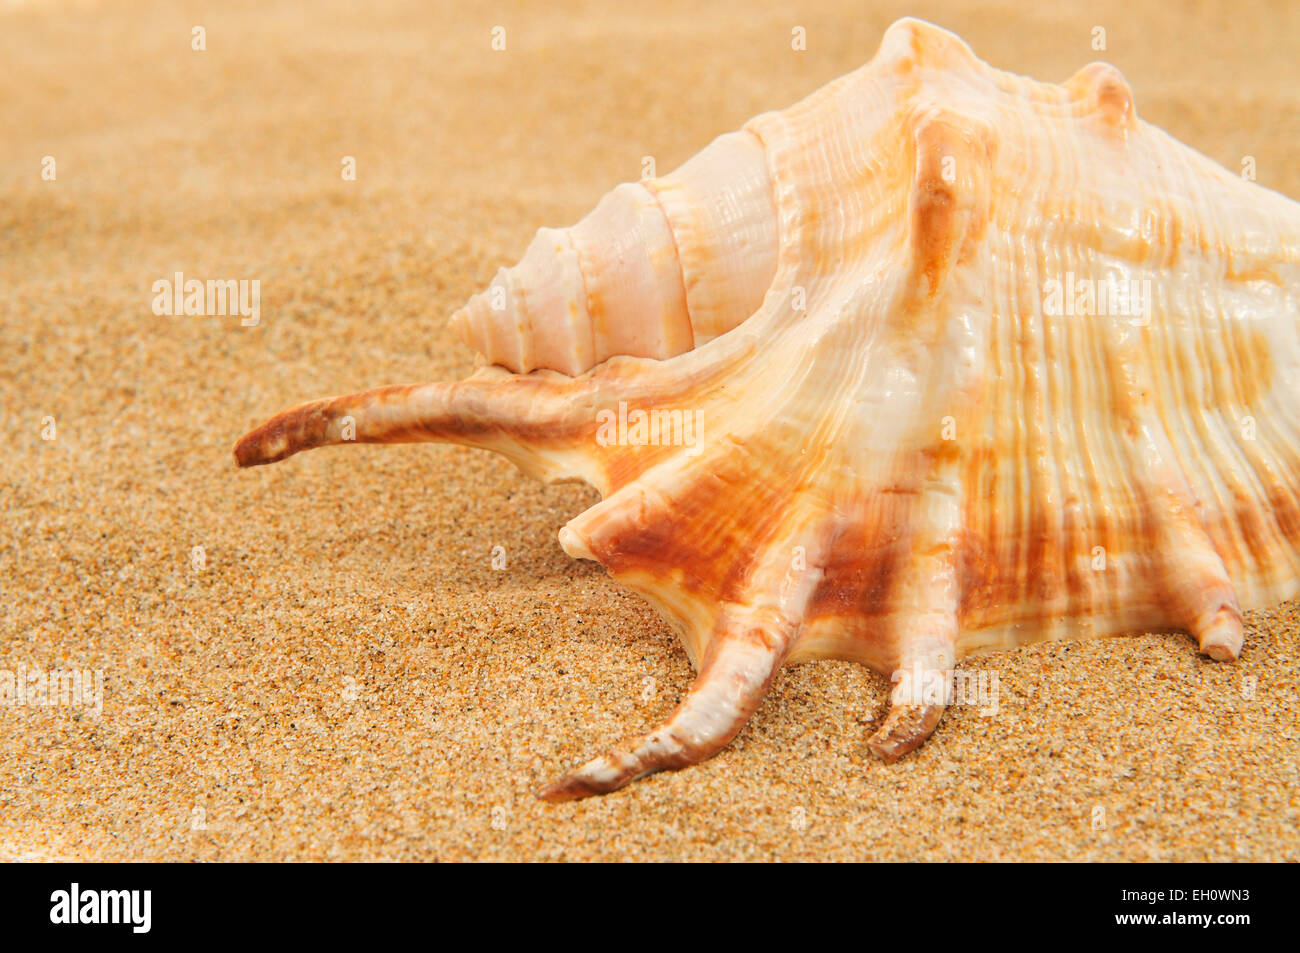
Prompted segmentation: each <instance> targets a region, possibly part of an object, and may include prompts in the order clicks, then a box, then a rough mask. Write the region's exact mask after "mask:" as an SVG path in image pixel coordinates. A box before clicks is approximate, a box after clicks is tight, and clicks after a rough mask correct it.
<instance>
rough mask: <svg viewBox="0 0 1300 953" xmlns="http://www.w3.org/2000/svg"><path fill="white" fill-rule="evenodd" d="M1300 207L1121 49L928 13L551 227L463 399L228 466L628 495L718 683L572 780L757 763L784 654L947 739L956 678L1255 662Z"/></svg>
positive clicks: (261, 446)
mask: <svg viewBox="0 0 1300 953" xmlns="http://www.w3.org/2000/svg"><path fill="white" fill-rule="evenodd" d="M1298 258H1300V206H1297V204H1296V203H1295V202H1293V201H1291V200H1290V199H1287V198H1285V197H1283V196H1280V195H1278V194H1276V193H1274V192H1271V191H1268V190H1266V189H1264V188H1262V187H1259V186H1257V185H1255V184H1253V183H1251V182H1247V181H1244V180H1243V179H1242V178H1241V177H1239V176H1236V175H1233V174H1231V173H1229V172H1227V171H1225V170H1224V169H1223V168H1221V167H1220V166H1218V165H1216V164H1215V163H1213V162H1211V161H1210V160H1208V159H1206V158H1205V157H1204V156H1202V155H1200V154H1199V153H1197V152H1195V151H1194V150H1192V149H1190V148H1188V147H1187V146H1185V145H1183V144H1182V143H1180V142H1178V141H1176V140H1175V139H1173V138H1171V137H1170V136H1168V135H1167V134H1165V133H1164V132H1162V131H1161V130H1159V129H1157V128H1155V127H1153V126H1151V125H1149V124H1147V123H1145V122H1143V121H1141V120H1140V119H1138V117H1137V115H1136V112H1135V110H1134V105H1133V97H1132V94H1131V92H1130V90H1129V87H1128V85H1127V83H1126V82H1125V81H1124V79H1123V77H1122V76H1121V75H1120V74H1119V72H1118V71H1117V70H1116V69H1114V68H1113V67H1111V66H1108V65H1105V64H1101V63H1097V64H1093V65H1091V66H1087V67H1085V68H1084V69H1082V70H1080V71H1079V72H1078V73H1077V74H1075V75H1074V76H1073V77H1072V78H1071V79H1069V80H1068V81H1067V82H1066V83H1065V84H1064V85H1060V86H1058V85H1052V84H1045V83H1041V82H1037V81H1035V80H1032V79H1029V78H1025V77H1021V76H1015V75H1011V74H1009V73H1004V72H1001V71H999V70H996V69H993V68H992V67H990V66H988V65H986V64H985V63H983V62H981V61H980V60H978V59H977V58H976V57H975V56H974V54H973V53H972V52H971V50H970V49H969V48H968V47H967V46H966V45H965V44H964V43H963V42H962V41H961V40H960V39H958V38H957V37H956V36H954V35H952V34H951V33H948V32H946V31H944V30H941V29H939V28H937V27H934V26H931V25H929V24H926V23H923V22H920V21H917V20H912V19H907V20H902V21H899V22H898V23H896V24H894V26H892V27H891V28H890V29H889V31H888V32H887V33H886V34H885V37H884V40H883V42H882V45H881V48H880V50H879V51H878V52H877V54H876V56H875V57H874V58H873V59H872V60H871V61H870V62H869V63H867V65H865V66H863V67H862V68H860V69H858V70H857V71H855V72H853V73H850V74H849V75H847V76H844V77H842V78H841V79H838V80H836V81H835V82H832V83H831V84H830V85H828V86H826V87H824V88H823V89H821V90H819V91H817V92H815V93H814V94H812V95H811V96H809V97H808V98H807V99H805V100H803V101H802V102H800V103H797V104H796V105H794V106H792V107H790V108H789V109H786V110H784V111H783V112H771V113H765V114H763V115H760V116H758V117H757V118H755V119H753V120H751V121H750V122H749V123H747V124H746V125H745V126H744V128H743V129H742V130H741V131H739V132H735V133H731V134H728V135H724V136H722V137H720V138H719V139H717V140H715V141H714V142H713V144H712V145H710V146H708V147H707V148H705V149H704V150H703V151H702V152H701V153H699V155H697V156H696V157H695V158H693V159H691V160H690V161H689V162H687V163H686V164H685V165H683V166H682V167H681V168H680V169H678V170H677V171H675V172H673V173H671V174H669V175H665V176H663V177H661V178H658V179H653V180H650V181H646V182H642V183H637V184H625V185H620V186H619V187H618V188H616V189H614V190H613V191H612V192H611V193H609V195H607V196H606V197H605V198H604V199H603V200H602V201H601V202H600V203H599V204H598V205H597V206H596V208H595V210H594V211H593V212H592V213H591V214H590V215H588V216H587V217H586V218H584V219H583V220H582V221H581V222H579V223H578V224H577V225H575V226H573V227H572V228H569V229H560V230H552V229H542V230H541V231H539V232H538V233H537V237H536V238H535V239H534V241H533V243H532V244H531V245H530V246H529V247H528V250H527V252H526V253H525V255H524V257H523V260H522V261H521V262H520V263H519V264H518V265H517V266H515V267H514V268H511V269H505V270H503V271H501V272H500V273H499V274H498V275H497V277H496V278H495V279H494V281H493V282H492V285H491V287H489V288H488V289H487V290H486V291H485V292H484V293H483V294H482V295H479V296H476V297H475V298H474V299H473V300H471V301H470V302H469V304H468V305H467V306H466V307H465V308H463V309H462V310H461V311H459V312H458V313H457V314H456V315H455V316H454V318H453V322H454V324H455V325H456V326H457V328H458V329H459V331H460V333H461V334H462V335H463V337H464V338H465V340H466V341H467V342H468V343H469V344H471V345H472V346H473V347H474V348H475V349H477V350H478V351H479V352H480V353H481V354H482V355H483V356H484V362H483V364H484V366H482V367H481V368H480V369H479V370H478V371H476V372H475V373H474V374H473V376H471V377H470V378H468V379H467V380H464V381H461V382H458V383H434V384H415V385H409V386H396V387H384V388H380V389H378V390H372V391H366V392H364V393H358V394H351V395H348V396H345V397H333V398H327V399H324V400H318V401H314V402H312V403H308V404H303V405H300V406H298V407H294V408H292V409H290V410H287V411H285V412H284V413H281V414H279V415H278V416H276V417H274V418H272V419H271V420H270V421H268V422H267V423H265V424H263V425H262V426H260V427H258V428H257V429H256V430H254V431H252V432H251V433H249V434H248V435H247V436H245V437H244V438H243V439H242V440H240V441H239V443H238V445H237V446H236V448H235V455H236V458H237V460H238V462H239V464H240V465H241V466H251V465H255V464H263V463H271V462H273V461H276V460H281V459H283V458H285V457H287V456H289V455H290V454H293V453H296V452H298V451H299V450H304V449H307V448H311V447H319V446H323V445H326V444H335V443H343V442H349V441H350V440H355V441H356V442H360V443H385V442H408V441H425V440H442V441H451V442H454V443H460V444H466V445H469V446H473V447H483V448H486V449H489V450H494V451H497V452H498V453H501V454H503V455H505V456H506V457H508V458H509V459H510V460H512V461H514V462H515V463H516V464H518V465H519V466H520V467H521V468H522V469H523V470H524V471H526V472H528V473H531V474H535V475H537V476H539V477H542V478H544V479H548V480H561V479H580V480H585V481H586V482H588V483H590V484H592V485H593V486H595V487H596V488H597V489H598V490H599V491H600V493H601V494H602V496H603V499H602V501H601V502H600V503H598V504H597V505H595V506H593V507H592V508H591V509H589V510H587V511H586V512H584V513H582V514H580V515H579V516H577V517H576V518H574V519H573V520H572V521H571V522H570V523H569V524H568V525H567V526H566V527H564V528H563V529H562V530H560V536H559V539H560V544H561V546H563V548H564V550H565V551H566V552H567V553H569V554H570V555H572V556H574V557H579V558H584V559H593V560H596V561H598V562H600V563H601V564H603V565H604V566H605V567H606V568H607V569H608V571H609V572H610V573H611V574H612V575H613V576H614V578H615V579H617V580H618V581H619V582H621V583H622V584H624V585H626V586H628V587H629V588H631V589H632V590H634V591H636V592H638V593H640V594H641V595H642V596H644V597H645V598H646V599H647V600H648V601H649V602H650V603H651V604H652V605H653V606H654V607H655V608H656V609H658V610H659V612H660V613H661V614H662V615H663V616H664V618H665V619H666V620H667V621H668V622H669V623H670V624H671V625H672V627H673V628H674V629H675V630H676V632H677V633H678V635H679V636H680V638H681V641H682V644H683V645H684V647H685V649H686V652H687V653H688V654H689V656H690V658H691V660H692V661H693V662H694V663H695V664H696V666H697V667H698V670H699V674H698V678H697V680H696V682H695V684H694V686H693V687H692V688H691V689H690V691H689V693H688V694H687V695H686V697H685V698H684V699H683V700H682V702H681V703H680V705H679V706H678V707H677V709H676V710H675V711H674V712H673V713H672V714H671V715H670V716H669V717H668V718H667V719H666V720H665V721H664V722H663V723H662V724H660V725H659V726H658V727H655V728H654V729H653V730H651V731H649V732H648V733H646V734H644V735H643V736H641V737H640V738H638V739H636V740H634V741H632V742H630V743H627V744H625V745H621V746H618V747H616V748H614V749H613V750H612V751H611V752H610V753H608V754H606V755H604V756H603V757H599V758H596V759H595V760H593V761H591V762H589V763H588V764H586V765H584V766H582V767H579V768H577V769H576V770H573V771H571V772H570V773H568V774H566V775H564V776H563V777H562V778H560V780H558V781H557V782H555V783H553V784H551V785H549V786H547V787H546V788H545V789H543V791H542V792H541V793H542V796H544V797H547V798H552V799H563V798H573V797H582V796H585V795H588V794H593V793H600V792H606V791H610V790H613V789H615V788H618V787H621V786H622V785H624V784H626V783H627V782H629V781H631V780H633V779H634V778H637V777H640V776H642V775H645V774H648V773H650V772H652V771H656V770H660V769H664V768H680V767H682V766H685V765H688V764H692V763H695V762H698V761H700V760H702V759H704V758H707V757H709V756H711V755H712V754H714V753H715V752H717V751H718V750H720V749H721V748H722V747H723V746H725V745H726V744H727V743H728V742H729V741H730V740H731V738H732V737H733V736H734V735H735V734H736V732H737V731H738V730H740V728H741V727H742V725H743V724H744V723H745V721H746V719H747V718H748V717H749V716H750V714H751V713H752V712H753V711H754V710H755V708H756V707H757V706H758V704H759V702H760V701H761V700H762V698H763V696H764V694H765V692H766V691H767V688H768V686H769V685H770V683H771V682H772V679H773V677H774V676H775V674H776V673H777V671H778V670H779V669H780V668H781V666H783V665H786V664H790V663H793V662H799V661H804V660H811V659H849V660H854V661H858V662H861V663H863V664H865V665H868V666H870V667H871V668H872V669H874V670H876V671H878V672H881V673H884V674H885V675H887V676H890V677H891V679H892V681H893V683H894V686H893V689H892V693H891V698H890V708H889V711H888V713H887V715H886V716H885V717H884V719H883V721H882V723H881V724H880V725H879V726H878V727H877V728H876V730H875V732H874V734H873V735H872V736H871V737H870V739H869V741H868V744H869V746H870V748H871V749H872V750H873V751H874V752H875V753H876V754H878V755H879V756H881V757H882V758H884V759H885V760H893V759H895V758H898V757H900V756H902V755H904V754H905V753H907V752H908V751H910V750H912V749H913V748H915V747H916V746H918V745H919V744H920V743H921V742H922V741H923V740H924V739H925V738H926V737H927V736H928V735H929V734H930V733H931V732H932V731H933V730H934V728H935V726H936V725H937V723H938V722H939V719H940V717H941V715H942V713H943V710H944V706H945V704H946V703H947V702H948V701H949V700H950V689H951V686H952V681H953V672H954V666H956V665H957V663H958V662H960V661H961V660H962V659H965V658H966V657H968V656H971V655H973V654H976V653H980V652H987V651H990V650H1003V649H1012V648H1015V647H1017V646H1021V645H1025V644H1027V643H1032V642H1036V641H1040V640H1045V639H1063V638H1087V637H1092V636H1104V635H1122V634H1137V633H1143V632H1149V631H1167V630H1177V631H1185V632H1189V633H1191V635H1192V636H1194V637H1195V639H1196V640H1197V643H1198V645H1199V647H1200V651H1201V652H1202V653H1204V654H1205V655H1208V656H1210V657H1211V658H1214V659H1219V660H1229V659H1235V658H1236V657H1237V655H1238V654H1239V652H1240V651H1241V646H1242V612H1243V611H1244V610H1247V609H1251V608H1255V607H1264V606H1268V605H1271V604H1275V603H1277V602H1279V601H1282V600H1285V599H1289V598H1292V597H1294V596H1295V595H1296V594H1297V591H1298V588H1300V587H1298V586H1297V578H1298V574H1297V568H1298V566H1300V563H1298V560H1300V552H1298V551H1297V542H1298V541H1300V496H1298V495H1297V494H1298V493H1300V442H1298V441H1300V393H1298V392H1297V389H1298V388H1300V372H1298V368H1297V365H1298V364H1300V335H1298V334H1297V331H1298V325H1300V322H1298V321H1297V318H1298V317H1300V302H1297V291H1298V290H1300V280H1298V278H1300V275H1298V274H1297V261H1298Z"/></svg>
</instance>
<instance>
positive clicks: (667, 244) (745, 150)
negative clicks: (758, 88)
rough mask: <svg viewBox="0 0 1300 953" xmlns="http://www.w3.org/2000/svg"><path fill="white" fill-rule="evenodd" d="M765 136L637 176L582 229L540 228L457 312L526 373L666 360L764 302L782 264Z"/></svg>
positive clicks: (488, 350)
mask: <svg viewBox="0 0 1300 953" xmlns="http://www.w3.org/2000/svg"><path fill="white" fill-rule="evenodd" d="M777 249H778V228H777V216H776V202H775V200H774V197H773V194H772V183H771V179H770V177H769V175H768V171H767V160H766V156H765V154H764V150H763V145H762V142H761V141H760V140H759V139H758V137H757V136H755V135H754V134H753V133H751V132H748V131H745V130H742V131H740V132H734V133H728V134H727V135H724V136H719V137H718V138H717V139H715V140H714V141H713V143H712V144H710V145H709V146H708V147H707V148H706V149H704V150H703V151H702V152H700V153H699V154H698V155H696V156H695V157H694V158H692V159H690V160H689V161H687V162H686V163H685V164H683V165H682V166H681V167H680V168H678V169H677V170H676V171H674V172H672V173H670V174H668V175H665V176H662V177H660V178H653V179H647V180H644V181H642V182H635V183H633V182H625V183H623V184H622V185H619V186H618V187H616V188H615V189H613V190H612V191H611V192H609V193H608V194H607V195H606V196H605V197H604V198H603V199H601V201H600V203H599V204H597V206H596V207H595V209H594V210H592V212H591V213H590V214H589V215H587V216H586V217H585V218H584V219H582V221H580V222H578V223H577V224H576V225H574V226H572V227H570V228H562V229H556V228H541V229H538V231H537V235H536V237H535V238H534V239H533V241H532V243H531V244H530V245H529V246H528V249H527V250H526V251H525V252H524V256H523V258H522V259H520V261H519V263H518V264H517V265H515V266H514V267H513V268H502V269H500V270H499V271H498V272H497V274H496V277H495V278H494V279H493V280H492V283H491V284H490V285H489V286H488V287H487V288H486V289H485V290H483V291H482V292H480V293H479V294H477V295H475V296H474V297H473V298H471V299H470V301H469V302H468V303H467V304H466V305H465V306H464V307H463V308H461V309H460V310H459V311H457V312H456V313H455V314H453V315H452V318H451V324H452V327H453V328H454V329H455V330H456V332H457V333H458V334H459V335H460V337H461V338H462V339H463V340H464V341H465V343H466V344H468V345H469V346H470V347H472V348H474V350H476V351H478V352H479V353H480V354H482V355H483V356H484V358H485V359H486V360H487V362H488V363H490V364H500V365H502V366H504V367H507V368H509V369H510V370H512V371H515V372H516V373H527V372H528V371H531V370H534V369H535V368H549V369H551V370H556V371H561V372H562V373H565V374H569V375H578V374H582V373H584V372H585V371H587V370H590V369H591V368H592V367H595V366H596V365H597V364H600V363H601V362H603V361H605V360H607V359H608V358H610V357H614V356H616V355H627V356H631V357H652V358H658V359H661V360H662V359H666V358H670V357H673V356H675V355H677V354H681V353H682V352H684V351H689V350H691V349H692V348H693V347H698V346H699V345H701V344H704V343H706V342H708V341H711V340H713V339H714V338H716V337H719V336H720V335H723V334H725V333H726V332H727V331H730V330H731V329H732V328H734V327H736V326H737V325H738V324H740V323H741V322H742V321H744V320H745V319H746V318H748V317H749V316H750V315H751V314H753V313H754V312H755V311H757V310H758V307H759V305H761V304H762V302H763V295H764V293H765V292H766V291H767V288H768V286H769V285H770V284H771V281H772V277H773V275H774V274H775V273H776V263H777Z"/></svg>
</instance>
